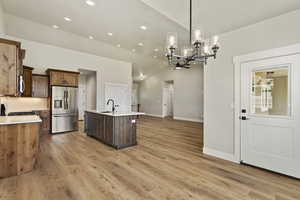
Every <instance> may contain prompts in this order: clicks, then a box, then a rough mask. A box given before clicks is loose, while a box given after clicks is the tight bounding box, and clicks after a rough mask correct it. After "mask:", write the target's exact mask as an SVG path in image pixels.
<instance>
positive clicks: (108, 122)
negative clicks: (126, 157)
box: [84, 110, 144, 149]
mask: <svg viewBox="0 0 300 200" xmlns="http://www.w3.org/2000/svg"><path fill="white" fill-rule="evenodd" d="M139 115H144V113H138V112H129V113H115V112H99V111H94V110H88V111H85V115H84V120H85V132H86V133H87V135H88V136H90V137H93V138H95V139H97V140H99V141H101V142H103V143H104V144H107V145H109V146H111V147H114V148H115V149H123V148H126V147H131V146H134V145H137V140H136V121H137V118H138V116H139Z"/></svg>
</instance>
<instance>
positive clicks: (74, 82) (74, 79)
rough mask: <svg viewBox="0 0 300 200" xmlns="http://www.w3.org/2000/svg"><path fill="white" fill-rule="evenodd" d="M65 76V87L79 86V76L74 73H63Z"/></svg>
mask: <svg viewBox="0 0 300 200" xmlns="http://www.w3.org/2000/svg"><path fill="white" fill-rule="evenodd" d="M63 74H64V80H63V81H64V85H66V86H78V75H77V74H72V73H63Z"/></svg>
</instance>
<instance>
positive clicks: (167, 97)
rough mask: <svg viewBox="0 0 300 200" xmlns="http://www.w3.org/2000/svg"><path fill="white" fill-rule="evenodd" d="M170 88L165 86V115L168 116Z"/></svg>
mask: <svg viewBox="0 0 300 200" xmlns="http://www.w3.org/2000/svg"><path fill="white" fill-rule="evenodd" d="M169 97H170V95H169V88H167V87H164V88H163V117H167V116H168V110H169V109H168V106H169Z"/></svg>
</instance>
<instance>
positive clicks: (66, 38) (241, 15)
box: [1, 0, 300, 79]
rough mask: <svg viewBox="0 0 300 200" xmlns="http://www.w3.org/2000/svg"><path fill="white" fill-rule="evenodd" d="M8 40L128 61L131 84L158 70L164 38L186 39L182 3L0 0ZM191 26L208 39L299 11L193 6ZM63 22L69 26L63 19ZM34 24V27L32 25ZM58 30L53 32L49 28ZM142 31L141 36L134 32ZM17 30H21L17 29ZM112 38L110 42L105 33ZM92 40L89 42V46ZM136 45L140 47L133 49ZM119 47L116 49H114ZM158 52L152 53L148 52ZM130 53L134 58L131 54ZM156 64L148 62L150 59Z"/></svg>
mask: <svg viewBox="0 0 300 200" xmlns="http://www.w3.org/2000/svg"><path fill="white" fill-rule="evenodd" d="M1 1H2V3H3V7H4V10H5V12H6V13H7V19H6V21H7V29H8V34H12V35H14V36H18V37H23V38H25V39H30V40H35V41H40V42H44V43H48V44H53V45H58V46H62V47H65V48H71V49H75V50H79V51H84V52H88V53H93V54H96V55H99V56H106V57H110V58H115V59H120V60H125V61H130V62H132V63H133V67H134V68H133V70H134V73H133V74H134V78H135V79H138V76H139V74H140V73H144V74H145V75H150V74H153V73H156V72H157V71H159V70H161V68H162V67H166V66H164V65H163V61H164V60H165V59H164V57H163V54H164V52H163V49H164V46H165V38H166V34H167V33H168V32H177V33H178V35H179V37H180V40H181V43H182V42H184V41H186V40H187V39H188V31H187V27H188V3H189V1H188V0H185V1H184V0H106V1H105V0H94V2H95V3H96V6H94V7H90V6H88V5H86V4H85V0H51V1H44V0H26V1H24V0H1ZM194 2H195V6H194V12H195V15H194V18H195V19H194V21H195V24H197V26H198V27H200V28H203V29H204V31H205V32H206V33H208V35H211V34H215V33H222V32H226V31H230V30H233V29H236V28H239V27H242V26H246V25H249V24H252V23H255V22H257V21H261V20H263V19H266V18H270V17H273V16H276V15H279V14H282V13H286V12H288V11H292V10H295V9H297V8H300V1H299V0H226V1H225V0H223V1H220V0H197V1H196V0H194ZM65 16H68V17H70V18H71V19H72V22H66V21H65V20H64V19H63V18H64V17H65ZM33 22H35V23H33ZM54 24H55V25H58V26H59V27H60V29H59V30H55V29H53V28H51V26H52V25H54ZM141 25H145V26H147V27H148V29H147V30H146V31H143V30H141V29H140V28H139V27H140V26H141ZM21 27H22V28H21ZM108 32H112V33H113V36H111V37H110V36H108V35H107V33H108ZM90 35H92V36H93V37H94V38H95V39H94V40H89V39H87V38H88V36H90ZM139 42H142V43H143V44H144V46H143V47H140V46H138V43H139ZM117 44H121V46H122V48H118V47H116V45H117ZM156 48H158V49H159V50H160V51H159V52H157V53H155V52H154V49H156ZM132 49H136V53H132V52H131V50H132ZM154 55H157V56H158V58H156V59H154V58H153V56H154Z"/></svg>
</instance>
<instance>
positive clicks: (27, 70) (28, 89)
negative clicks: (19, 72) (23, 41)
mask: <svg viewBox="0 0 300 200" xmlns="http://www.w3.org/2000/svg"><path fill="white" fill-rule="evenodd" d="M32 70H33V68H32V67H27V66H23V79H24V85H25V90H24V92H23V94H22V96H23V97H31V93H32Z"/></svg>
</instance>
